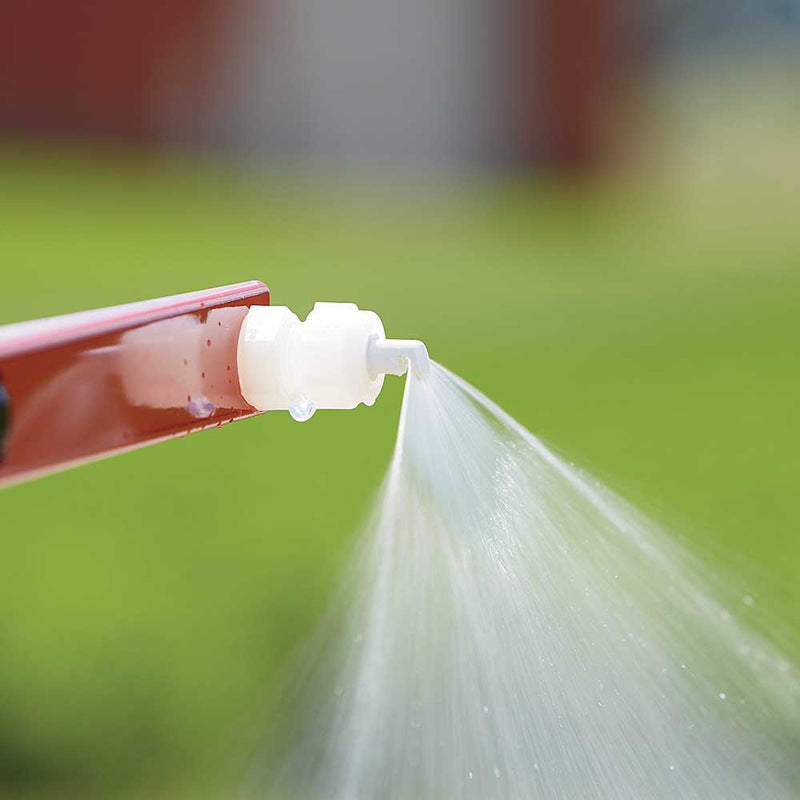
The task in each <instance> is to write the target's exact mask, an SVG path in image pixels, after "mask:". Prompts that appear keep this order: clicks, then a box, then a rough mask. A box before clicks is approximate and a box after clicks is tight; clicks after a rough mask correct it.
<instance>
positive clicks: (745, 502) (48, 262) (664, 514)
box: [0, 145, 800, 798]
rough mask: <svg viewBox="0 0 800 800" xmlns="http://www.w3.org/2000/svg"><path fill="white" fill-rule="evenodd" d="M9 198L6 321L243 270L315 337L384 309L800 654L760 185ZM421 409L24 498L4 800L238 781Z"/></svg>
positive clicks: (155, 189) (272, 186)
mask: <svg viewBox="0 0 800 800" xmlns="http://www.w3.org/2000/svg"><path fill="white" fill-rule="evenodd" d="M0 182H1V183H2V198H3V199H2V201H1V202H0V265H1V268H2V275H3V282H2V287H3V288H2V293H0V320H2V321H3V322H12V321H17V320H22V319H28V318H34V317H38V316H45V315H51V314H58V313H65V312H69V311H76V310H81V309H84V308H91V307H95V306H103V305H109V304H113V303H121V302H127V301H131V300H137V299H144V298H147V297H155V296H159V295H163V294H171V293H175V292H180V291H187V290H192V289H199V288H203V287H208V286H215V285H221V284H225V283H230V282H235V281H239V280H245V279H249V278H260V279H263V280H264V281H265V282H267V283H268V284H269V285H270V287H271V289H272V293H273V302H274V303H277V304H287V305H289V306H291V307H292V308H293V309H294V310H296V311H297V312H299V313H300V314H301V316H302V315H304V314H305V313H306V312H307V311H308V310H309V308H310V306H311V305H312V303H313V301H314V300H316V299H329V300H351V301H355V302H357V303H359V305H361V306H362V307H366V308H373V309H375V310H376V311H378V312H379V313H380V314H381V316H382V317H383V319H384V323H385V325H386V328H387V331H388V332H389V333H390V335H396V336H403V337H405V336H409V337H419V338H422V339H424V340H425V341H426V342H427V344H428V348H429V350H430V352H431V354H432V357H433V358H435V359H436V360H438V361H440V362H442V363H443V364H445V365H446V366H448V367H450V368H451V369H454V370H455V371H456V372H458V373H460V374H462V375H463V376H464V377H465V378H467V379H468V380H470V381H471V382H473V383H475V384H476V385H477V386H478V387H479V388H481V389H482V390H483V391H485V392H486V393H487V394H489V395H490V396H491V397H493V398H494V399H495V400H497V401H498V402H499V403H500V404H501V405H502V406H504V407H505V408H506V409H507V410H508V411H509V412H510V413H512V414H513V415H514V416H515V417H517V418H518V419H519V420H520V421H521V422H523V423H524V424H525V425H526V426H528V427H529V428H530V429H531V430H533V431H534V432H535V433H537V434H539V435H540V436H542V437H543V438H544V439H545V440H546V441H548V442H549V443H551V444H552V445H553V446H555V447H556V448H558V449H559V450H561V451H562V452H566V453H567V454H569V455H570V457H574V458H575V459H576V460H578V461H579V462H581V463H583V464H586V465H587V466H588V467H589V468H590V469H592V470H594V471H595V473H596V474H598V476H599V477H601V478H602V479H603V480H605V481H606V482H607V483H609V484H610V485H611V486H612V487H614V488H616V489H617V490H619V491H621V492H622V493H623V494H625V495H626V496H628V497H629V498H631V499H632V500H633V501H634V502H636V503H638V504H639V505H640V506H642V507H643V508H644V509H645V510H647V511H648V512H650V513H651V514H653V515H654V516H656V517H657V518H659V519H661V520H662V521H664V522H665V523H666V524H668V525H671V526H672V527H673V528H674V529H675V530H676V531H678V532H679V533H680V534H681V535H683V536H684V537H685V538H686V539H687V540H688V541H689V542H690V543H691V544H692V545H693V546H694V547H696V548H698V549H701V550H703V551H705V552H707V553H710V554H711V555H710V556H709V558H710V560H711V562H712V565H713V567H712V568H714V569H717V568H718V569H720V570H723V569H724V570H727V571H728V572H730V573H731V574H732V576H733V578H732V596H733V597H734V598H735V597H737V593H738V596H741V594H743V593H745V592H747V593H748V594H750V595H752V596H753V597H754V598H755V599H756V601H757V602H756V611H757V612H758V620H757V621H758V624H760V625H761V626H762V627H764V628H766V629H768V630H769V631H771V632H773V634H774V635H775V636H776V637H778V638H781V637H786V638H785V642H786V645H787V646H788V647H789V648H790V650H791V651H792V653H793V654H794V655H795V656H796V655H797V654H798V652H799V651H800V646H798V639H797V632H796V628H795V626H796V621H797V615H798V609H799V608H800V578H799V577H798V576H799V575H800V569H798V567H800V537H798V536H797V531H798V527H799V525H800V493H799V492H798V491H797V482H798V478H800V456H799V455H798V454H800V431H798V424H797V418H798V410H800V381H799V380H798V369H797V366H798V356H800V337H799V336H798V333H799V332H800V325H799V324H798V307H800V304H799V303H798V301H800V230H798V229H797V228H796V226H791V225H786V224H784V223H780V222H774V223H772V222H770V218H769V209H768V207H763V208H762V207H761V206H760V205H759V204H758V203H754V202H753V198H752V195H751V194H749V191H748V187H747V186H742V187H736V186H735V183H734V184H732V186H733V189H732V190H731V187H727V188H725V190H724V191H722V190H721V191H720V193H719V195H718V196H711V197H704V198H702V202H700V201H699V200H698V202H697V203H696V204H694V201H693V199H692V198H676V197H674V196H669V195H668V194H665V195H664V196H658V192H654V191H647V190H646V188H645V189H643V187H642V186H641V185H639V184H636V185H630V184H626V183H625V182H624V181H617V182H616V183H611V184H609V185H599V186H596V187H583V188H578V187H572V188H568V187H564V186H561V185H559V184H557V183H554V182H552V181H548V180H543V181H540V182H538V183H533V182H531V183H530V184H528V183H526V182H521V181H514V182H512V181H506V182H504V181H502V180H494V181H486V180H484V181H479V180H477V179H475V180H471V181H467V180H464V181H462V182H461V183H458V184H450V185H445V184H443V183H441V184H439V185H435V186H434V185H429V186H428V187H427V188H420V186H418V185H415V184H414V183H413V182H411V181H406V182H403V181H400V180H398V181H396V182H394V183H392V184H391V185H389V184H383V185H380V184H374V183H369V182H362V181H356V180H353V181H349V182H343V181H341V180H340V179H338V180H337V178H336V176H323V177H320V176H312V175H309V174H307V173H306V174H304V175H301V174H297V173H295V174H293V173H290V172H284V173H282V172H276V171H273V172H263V171H261V170H252V171H251V172H250V173H248V171H246V170H242V169H241V168H239V167H237V166H236V165H231V164H228V165H226V164H222V163H208V162H203V161H201V160H193V159H189V158H185V157H184V158H175V157H174V158H172V159H165V158H164V157H147V156H142V155H134V154H124V153H109V154H106V155H104V156H102V157H98V156H97V155H94V156H92V157H91V158H90V157H89V156H88V155H86V154H84V155H80V154H74V153H73V154H70V155H65V154H64V153H61V152H44V151H36V150H24V149H20V148H19V147H13V146H10V145H9V146H6V147H5V148H3V149H2V150H0ZM737 192H738V194H737ZM695 200H697V199H696V198H695ZM740 200H742V201H743V202H739V201H740ZM748 201H749V202H748ZM401 391H402V384H401V381H391V382H389V381H387V385H386V388H385V389H384V392H383V394H382V396H381V398H380V400H379V402H378V404H377V405H376V407H375V408H373V409H365V408H360V409H358V410H357V411H355V412H352V413H334V412H328V413H324V412H320V413H319V414H317V415H316V416H315V417H314V419H313V420H312V421H310V422H309V423H308V424H304V425H298V424H296V423H294V422H292V421H291V420H290V419H289V417H288V415H287V414H280V413H275V414H268V415H265V416H263V417H261V418H258V419H255V420H250V421H245V422H242V423H241V424H237V425H233V426H228V427H225V428H224V429H223V430H222V431H210V432H207V433H205V434H203V435H198V436H192V437H189V438H187V439H183V440H180V441H175V442H170V443H167V444H163V445H160V446H157V447H153V448H147V449H144V450H141V451H137V452H133V453H130V454H127V455H125V456H122V457H118V458H114V459H110V460H108V461H105V462H100V463H97V464H92V465H89V466H86V467H82V468H80V469H78V470H75V471H72V472H69V473H64V474H60V475H56V476H52V477H49V478H46V479H43V480H40V481H38V482H35V483H32V484H29V485H24V486H19V487H15V488H12V489H10V490H8V491H4V492H3V493H2V494H0V504H2V506H0V508H1V509H2V510H1V517H0V518H1V519H2V531H3V547H4V557H3V559H2V563H3V569H2V579H1V580H0V608H1V609H2V613H0V776H2V777H0V797H2V798H12V797H13V798H25V797H33V796H40V795H42V794H44V795H47V796H53V797H56V796H57V797H68V796H71V795H72V794H74V795H75V796H80V797H93V796H98V797H109V796H126V797H128V796H135V797H139V796H141V797H166V796H169V797H173V798H182V797H187V798H188V797H206V796H209V797H210V796H219V792H221V791H223V790H224V787H226V786H228V785H232V784H233V783H235V776H236V775H237V773H238V771H239V770H240V769H241V766H242V764H243V762H244V761H245V760H246V755H247V753H249V752H252V751H253V750H255V749H257V746H258V741H259V739H258V737H259V731H260V730H261V726H262V723H263V718H262V713H263V709H264V707H265V704H266V699H267V697H268V696H269V693H270V691H271V690H272V688H273V687H274V686H275V685H276V680H277V678H278V675H279V674H280V671H281V669H282V667H284V666H285V664H286V662H287V660H288V656H289V655H290V654H291V652H292V650H293V648H295V647H296V646H297V645H298V643H300V642H301V641H302V640H303V638H304V636H305V635H306V634H307V633H308V632H309V631H310V630H311V629H312V628H313V625H314V621H315V619H316V618H317V616H318V615H319V613H320V612H321V610H322V609H323V608H324V605H325V602H326V599H327V598H328V597H329V596H330V593H331V591H332V589H333V587H334V586H335V584H336V580H337V575H338V573H339V571H340V569H341V567H342V566H343V564H344V563H345V561H346V559H347V556H348V552H349V548H350V546H351V545H352V543H353V542H354V539H355V537H356V535H357V532H358V526H359V523H360V521H361V520H362V518H363V516H364V514H365V512H366V511H367V509H368V507H369V503H370V500H371V497H372V496H373V493H374V491H375V489H376V488H377V486H378V485H379V483H380V481H381V478H382V476H383V472H384V469H385V468H386V466H387V464H388V461H389V458H390V454H391V449H392V445H393V438H394V435H395V431H396V425H397V418H398V411H399V406H400V397H401ZM740 611H741V613H743V614H744V613H746V612H747V613H749V610H748V609H745V608H742V609H740ZM169 787H178V788H175V789H174V792H175V794H171V793H170V792H171V790H170V788H169ZM185 787H190V788H185ZM191 787H202V790H199V789H198V790H193V789H192V788H191Z"/></svg>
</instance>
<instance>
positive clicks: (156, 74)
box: [0, 0, 623, 167]
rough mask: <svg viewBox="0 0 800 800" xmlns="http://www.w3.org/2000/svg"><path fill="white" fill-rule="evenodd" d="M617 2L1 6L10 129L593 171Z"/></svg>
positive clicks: (317, 155)
mask: <svg viewBox="0 0 800 800" xmlns="http://www.w3.org/2000/svg"><path fill="white" fill-rule="evenodd" d="M622 2H623V0H571V2H569V3H562V2H558V0H494V2H491V1H490V0H406V2H402V3H398V2H396V0H341V2H337V3H330V2H325V0H294V2H281V1H280V0H229V2H223V1H222V0H169V2H158V1H157V0H117V1H116V2H113V3H101V2H97V0H74V2H71V3H68V4H67V3H62V2H59V0H6V2H5V3H3V4H2V5H0V130H5V131H6V132H7V133H12V134H15V135H34V136H39V137H41V136H46V137H53V136H70V137H87V136H88V137H98V136H100V137H112V138H124V139H128V140H138V141H142V140H144V141H148V140H149V141H165V142H170V143H191V144H203V145H206V146H211V147H223V148H236V149H241V150H245V151H248V152H256V153H259V154H261V155H265V156H267V157H272V158H276V157H277V158H287V159H311V160H313V161H315V162H319V161H323V162H333V163H334V164H342V163H345V164H351V163H355V162H357V163H363V162H369V163H372V164H375V163H377V164H379V165H380V164H389V165H414V166H415V167H420V166H422V167H427V166H452V165H459V166H464V165H472V164H481V165H485V164H507V163H531V162H545V163H555V164H562V163H563V164H577V165H583V164H587V163H589V162H595V161H598V160H602V158H603V156H604V155H605V154H606V152H607V147H606V144H605V143H606V141H607V138H608V136H607V132H608V130H609V129H611V128H613V126H609V125H607V124H606V120H607V118H608V117H609V116H611V115H613V113H614V109H615V105H614V103H613V102H611V96H612V93H613V78H614V75H615V71H614V69H613V65H614V64H615V63H616V61H617V60H618V56H619V54H620V52H621V50H620V48H619V41H618V40H617V37H616V36H615V34H616V32H618V31H619V29H620V27H619V26H620V19H621V13H620V9H621V8H622V5H621V3H622Z"/></svg>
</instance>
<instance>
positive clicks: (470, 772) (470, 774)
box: [468, 770, 474, 780]
mask: <svg viewBox="0 0 800 800" xmlns="http://www.w3.org/2000/svg"><path fill="white" fill-rule="evenodd" d="M468 774H469V779H470V780H472V778H473V777H474V776H473V774H472V770H470V771H469V773H468Z"/></svg>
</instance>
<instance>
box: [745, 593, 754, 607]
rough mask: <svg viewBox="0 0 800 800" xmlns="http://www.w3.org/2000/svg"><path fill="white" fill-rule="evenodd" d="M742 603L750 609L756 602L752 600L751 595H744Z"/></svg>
mask: <svg viewBox="0 0 800 800" xmlns="http://www.w3.org/2000/svg"><path fill="white" fill-rule="evenodd" d="M742 602H743V603H744V604H745V605H746V606H747V607H748V608H752V607H753V606H754V605H755V604H756V601H755V600H754V599H753V596H752V595H750V594H746V595H745V596H744V597H743V598H742Z"/></svg>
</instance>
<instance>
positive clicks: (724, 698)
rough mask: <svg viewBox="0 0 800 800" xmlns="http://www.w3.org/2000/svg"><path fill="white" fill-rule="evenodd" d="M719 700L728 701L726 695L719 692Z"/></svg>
mask: <svg viewBox="0 0 800 800" xmlns="http://www.w3.org/2000/svg"><path fill="white" fill-rule="evenodd" d="M719 699H720V700H727V699H728V695H726V694H725V692H720V693H719Z"/></svg>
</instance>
